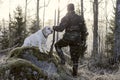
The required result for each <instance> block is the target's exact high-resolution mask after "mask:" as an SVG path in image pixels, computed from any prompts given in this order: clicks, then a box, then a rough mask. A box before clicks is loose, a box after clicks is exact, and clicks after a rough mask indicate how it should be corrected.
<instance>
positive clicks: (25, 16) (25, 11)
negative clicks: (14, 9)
mask: <svg viewBox="0 0 120 80" xmlns="http://www.w3.org/2000/svg"><path fill="white" fill-rule="evenodd" d="M26 17H27V0H26V2H25V27H26V20H27V19H26Z"/></svg>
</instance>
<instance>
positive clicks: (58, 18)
mask: <svg viewBox="0 0 120 80" xmlns="http://www.w3.org/2000/svg"><path fill="white" fill-rule="evenodd" d="M59 20H60V0H58V17H57V25H59ZM56 36H57V37H56V41H58V39H59V32H57V35H56Z"/></svg>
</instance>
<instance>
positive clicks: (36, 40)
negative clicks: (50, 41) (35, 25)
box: [23, 26, 53, 53]
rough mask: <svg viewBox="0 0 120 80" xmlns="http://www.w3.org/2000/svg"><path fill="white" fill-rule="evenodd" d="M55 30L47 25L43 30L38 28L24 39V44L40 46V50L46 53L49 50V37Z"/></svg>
mask: <svg viewBox="0 0 120 80" xmlns="http://www.w3.org/2000/svg"><path fill="white" fill-rule="evenodd" d="M52 32H53V30H52V29H51V28H50V27H48V26H46V27H44V28H43V29H42V30H38V31H37V32H35V33H34V34H32V35H30V36H29V37H27V38H26V39H25V40H24V44H23V46H30V47H32V46H36V47H39V50H40V52H44V53H46V52H47V51H48V50H47V44H46V41H47V37H48V36H49V35H50V34H52Z"/></svg>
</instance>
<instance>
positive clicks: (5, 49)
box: [0, 44, 18, 53]
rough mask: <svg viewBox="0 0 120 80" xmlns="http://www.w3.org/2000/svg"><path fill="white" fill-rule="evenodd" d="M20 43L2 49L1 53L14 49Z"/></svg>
mask: <svg viewBox="0 0 120 80" xmlns="http://www.w3.org/2000/svg"><path fill="white" fill-rule="evenodd" d="M17 46H18V44H16V45H15V46H13V47H11V48H7V49H4V50H0V53H5V52H8V51H10V50H12V49H13V48H15V47H17Z"/></svg>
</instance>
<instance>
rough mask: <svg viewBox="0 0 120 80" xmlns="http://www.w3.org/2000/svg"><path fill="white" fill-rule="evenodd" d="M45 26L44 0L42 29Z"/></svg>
mask: <svg viewBox="0 0 120 80" xmlns="http://www.w3.org/2000/svg"><path fill="white" fill-rule="evenodd" d="M44 24H45V0H44V9H43V27H44Z"/></svg>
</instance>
